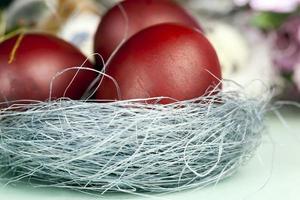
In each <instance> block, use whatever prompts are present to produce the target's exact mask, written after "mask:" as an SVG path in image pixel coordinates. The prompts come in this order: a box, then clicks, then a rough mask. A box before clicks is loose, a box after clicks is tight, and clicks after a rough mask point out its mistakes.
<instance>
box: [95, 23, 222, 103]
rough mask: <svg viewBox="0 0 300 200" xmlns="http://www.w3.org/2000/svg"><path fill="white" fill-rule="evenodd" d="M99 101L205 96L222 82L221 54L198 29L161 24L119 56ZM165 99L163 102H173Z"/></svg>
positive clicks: (133, 40) (131, 42) (137, 37)
mask: <svg viewBox="0 0 300 200" xmlns="http://www.w3.org/2000/svg"><path fill="white" fill-rule="evenodd" d="M106 74H107V75H109V76H111V77H112V78H114V79H115V80H116V82H117V83H118V85H119V89H120V94H119V95H118V91H117V89H116V87H115V85H114V83H113V81H111V79H109V78H104V80H103V82H102V83H101V85H100V88H99V91H98V93H97V98H98V99H110V100H124V99H134V98H149V97H160V96H165V97H171V98H174V99H177V100H187V99H192V98H195V97H200V96H202V95H204V94H205V92H207V91H208V90H209V89H210V88H213V87H214V86H216V85H218V84H219V82H220V80H221V69H220V64H219V60H218V57H217V55H216V52H215V50H214V48H213V47H212V45H211V44H210V42H209V41H208V40H207V39H206V37H205V36H204V35H203V34H202V33H201V32H200V31H198V30H196V29H192V28H189V27H185V26H182V25H177V24H169V23H168V24H159V25H156V26H151V27H149V28H147V29H144V30H142V31H141V32H139V33H137V34H135V35H134V36H132V37H131V38H130V39H128V41H127V42H126V43H124V44H123V45H122V47H121V48H120V49H119V50H118V51H117V53H116V54H115V55H114V56H113V58H112V60H111V62H110V63H109V64H108V66H107V69H106ZM170 102H172V101H171V100H167V99H164V100H163V101H161V102H160V103H170Z"/></svg>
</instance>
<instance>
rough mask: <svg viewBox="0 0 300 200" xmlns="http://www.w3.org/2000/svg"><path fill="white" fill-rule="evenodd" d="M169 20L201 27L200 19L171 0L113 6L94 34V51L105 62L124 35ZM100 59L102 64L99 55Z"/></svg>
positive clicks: (132, 1) (140, 0)
mask: <svg viewBox="0 0 300 200" xmlns="http://www.w3.org/2000/svg"><path fill="white" fill-rule="evenodd" d="M121 9H122V10H123V11H124V12H122V10H121ZM124 13H126V16H127V19H128V24H127V21H126V18H125V17H124ZM166 22H172V23H179V24H183V25H186V26H189V27H193V28H198V29H201V28H200V25H199V24H198V22H197V21H196V20H195V19H194V18H193V17H192V16H191V15H190V14H189V13H188V12H187V11H186V10H185V9H184V8H182V7H181V6H180V5H178V4H176V3H175V2H174V1H172V0H126V1H123V2H121V3H119V4H118V5H116V6H114V7H112V8H111V9H110V10H109V11H108V12H107V13H106V14H105V15H104V16H103V18H102V20H101V22H100V24H99V26H98V29H97V32H96V35H95V43H94V51H95V52H96V53H99V54H100V55H101V56H103V58H104V60H105V61H106V60H107V59H108V58H109V56H110V55H111V53H112V52H113V51H114V50H115V49H116V47H117V46H118V45H119V44H120V43H121V42H122V40H123V39H124V36H125V34H127V35H126V36H127V37H126V38H125V39H127V38H129V37H130V36H132V35H133V34H135V33H137V32H139V31H140V30H142V29H144V28H147V27H149V26H152V25H155V24H159V23H166ZM96 59H97V58H96ZM97 60H98V64H99V65H101V64H102V63H100V60H99V58H98V59H97Z"/></svg>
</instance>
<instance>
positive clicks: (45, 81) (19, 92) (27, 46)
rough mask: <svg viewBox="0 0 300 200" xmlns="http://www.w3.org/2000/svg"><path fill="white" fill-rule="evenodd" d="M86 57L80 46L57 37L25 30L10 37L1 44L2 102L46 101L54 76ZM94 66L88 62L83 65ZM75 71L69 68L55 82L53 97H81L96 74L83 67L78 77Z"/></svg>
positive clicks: (79, 63) (76, 65)
mask: <svg viewBox="0 0 300 200" xmlns="http://www.w3.org/2000/svg"><path fill="white" fill-rule="evenodd" d="M85 60H86V57H85V56H84V55H83V54H82V53H81V52H80V51H79V50H78V49H77V48H75V47H74V46H73V45H71V44H69V43H67V42H65V41H63V40H62V39H59V38H57V37H55V36H51V35H47V34H39V33H26V34H21V35H16V36H14V37H11V38H9V39H7V40H5V41H3V42H2V43H0V102H1V103H3V102H9V101H14V100H24V99H28V100H41V101H44V100H46V99H48V98H49V91H50V83H51V81H52V78H53V77H54V76H55V75H56V74H57V73H59V72H61V71H63V70H66V69H67V68H71V67H80V66H81V65H82V63H83V62H84V61H85ZM92 66H93V65H92V63H90V62H89V61H87V62H86V63H85V65H84V67H87V68H92ZM76 72H77V70H71V71H67V72H65V73H63V74H61V75H60V76H58V77H57V78H56V79H55V80H54V81H53V88H52V95H51V97H52V98H53V99H55V98H59V97H63V96H65V97H69V98H72V99H79V98H80V97H81V96H82V94H83V93H84V92H85V90H86V88H87V87H88V86H89V85H90V83H91V82H92V80H93V79H94V78H95V74H94V73H93V72H91V71H87V70H80V71H78V74H77V75H76V76H75V74H76ZM72 79H74V80H73V82H72V84H71V85H70V86H69V88H68V89H67V87H68V85H69V84H70V83H71V81H72ZM66 89H67V90H66Z"/></svg>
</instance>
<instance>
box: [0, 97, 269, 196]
mask: <svg viewBox="0 0 300 200" xmlns="http://www.w3.org/2000/svg"><path fill="white" fill-rule="evenodd" d="M265 105H266V102H262V100H257V99H249V98H247V97H245V96H243V95H241V93H240V92H226V93H225V92H224V93H222V92H220V93H219V94H217V95H214V96H210V97H200V98H197V99H193V100H188V101H180V102H176V103H173V104H168V105H161V104H143V103H140V101H137V100H131V101H130V100H128V101H118V102H109V103H97V102H84V101H73V100H68V99H60V100H57V101H52V102H40V103H38V104H33V105H26V106H25V107H26V109H25V111H12V110H2V111H1V113H0V120H1V121H0V172H2V174H0V179H2V181H7V182H8V183H11V182H16V181H22V180H23V181H24V180H26V181H30V182H31V183H33V184H35V185H37V186H43V185H47V186H51V187H58V188H70V189H75V190H77V189H79V190H88V191H96V192H101V193H105V192H108V191H118V192H120V191H122V192H163V193H165V192H174V191H180V190H184V189H189V188H194V187H202V186H206V185H208V184H212V183H217V182H218V181H219V180H221V179H223V178H225V177H228V176H230V175H232V174H233V173H234V172H236V170H237V169H238V168H239V166H240V165H242V164H243V163H244V162H245V161H246V160H248V159H249V158H250V157H251V156H252V155H253V153H254V151H255V149H256V148H257V146H258V145H259V143H260V138H261V134H262V131H263V129H264V125H263V116H264V112H265V108H264V106H265Z"/></svg>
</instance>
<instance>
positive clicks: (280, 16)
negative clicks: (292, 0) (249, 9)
mask: <svg viewBox="0 0 300 200" xmlns="http://www.w3.org/2000/svg"><path fill="white" fill-rule="evenodd" d="M290 15H291V14H290V13H273V12H260V13H257V14H256V15H254V16H253V18H252V20H251V24H252V25H254V26H256V27H259V28H261V29H265V30H270V29H276V28H278V27H279V26H280V25H281V24H282V23H283V22H284V21H285V20H286V19H287V18H288V17H289V16H290Z"/></svg>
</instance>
